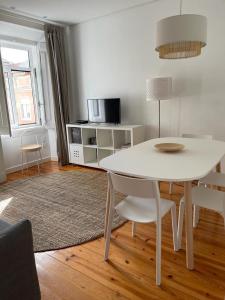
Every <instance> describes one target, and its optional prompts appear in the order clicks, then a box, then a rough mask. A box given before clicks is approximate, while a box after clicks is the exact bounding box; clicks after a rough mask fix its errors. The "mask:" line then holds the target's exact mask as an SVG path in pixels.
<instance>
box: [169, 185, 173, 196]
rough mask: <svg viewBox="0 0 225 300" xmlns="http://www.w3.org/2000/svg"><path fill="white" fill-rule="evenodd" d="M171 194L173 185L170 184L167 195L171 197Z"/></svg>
mask: <svg viewBox="0 0 225 300" xmlns="http://www.w3.org/2000/svg"><path fill="white" fill-rule="evenodd" d="M172 193H173V183H172V182H170V186H169V194H170V195H171V194H172Z"/></svg>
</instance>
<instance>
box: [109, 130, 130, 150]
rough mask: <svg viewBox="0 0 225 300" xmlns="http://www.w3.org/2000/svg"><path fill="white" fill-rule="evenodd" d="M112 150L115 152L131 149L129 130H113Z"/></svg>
mask: <svg viewBox="0 0 225 300" xmlns="http://www.w3.org/2000/svg"><path fill="white" fill-rule="evenodd" d="M113 138H114V148H115V149H117V150H120V149H123V148H129V147H131V132H130V130H114V132H113Z"/></svg>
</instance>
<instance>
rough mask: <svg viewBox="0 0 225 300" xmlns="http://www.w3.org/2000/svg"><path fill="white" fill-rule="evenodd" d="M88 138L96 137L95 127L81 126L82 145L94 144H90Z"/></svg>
mask: <svg viewBox="0 0 225 300" xmlns="http://www.w3.org/2000/svg"><path fill="white" fill-rule="evenodd" d="M90 138H95V139H96V129H95V128H82V141H83V145H85V146H86V145H91V146H94V145H93V144H90Z"/></svg>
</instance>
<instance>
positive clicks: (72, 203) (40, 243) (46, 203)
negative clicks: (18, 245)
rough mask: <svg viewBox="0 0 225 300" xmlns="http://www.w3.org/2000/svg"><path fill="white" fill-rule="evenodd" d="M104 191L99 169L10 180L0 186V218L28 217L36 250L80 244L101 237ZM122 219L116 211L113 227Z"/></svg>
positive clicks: (15, 218) (11, 220)
mask: <svg viewBox="0 0 225 300" xmlns="http://www.w3.org/2000/svg"><path fill="white" fill-rule="evenodd" d="M106 192H107V178H106V174H105V173H103V172H100V171H91V172H82V171H64V172H59V173H54V174H50V175H43V176H38V177H31V178H28V179H22V180H18V181H13V182H10V183H7V184H3V185H1V186H0V218H1V219H3V220H5V221H6V222H9V223H11V224H14V223H16V222H18V221H19V220H22V219H29V220H30V221H31V223H32V230H33V240H34V251H35V252H39V251H47V250H55V249H60V248H65V247H69V246H74V245H79V244H82V243H85V242H87V241H90V240H93V239H96V238H98V237H100V236H103V232H104V214H105V203H106ZM121 197H122V196H121V195H117V197H116V198H117V200H119V199H121ZM124 222H125V220H124V219H121V218H120V217H119V216H118V215H117V214H116V213H115V215H114V220H113V229H114V228H116V227H118V226H120V225H122V224H123V223H124Z"/></svg>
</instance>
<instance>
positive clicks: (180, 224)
mask: <svg viewBox="0 0 225 300" xmlns="http://www.w3.org/2000/svg"><path fill="white" fill-rule="evenodd" d="M183 223H184V202H183V201H181V202H180V207H179V217H178V231H177V242H178V249H181V241H182V232H183Z"/></svg>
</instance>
